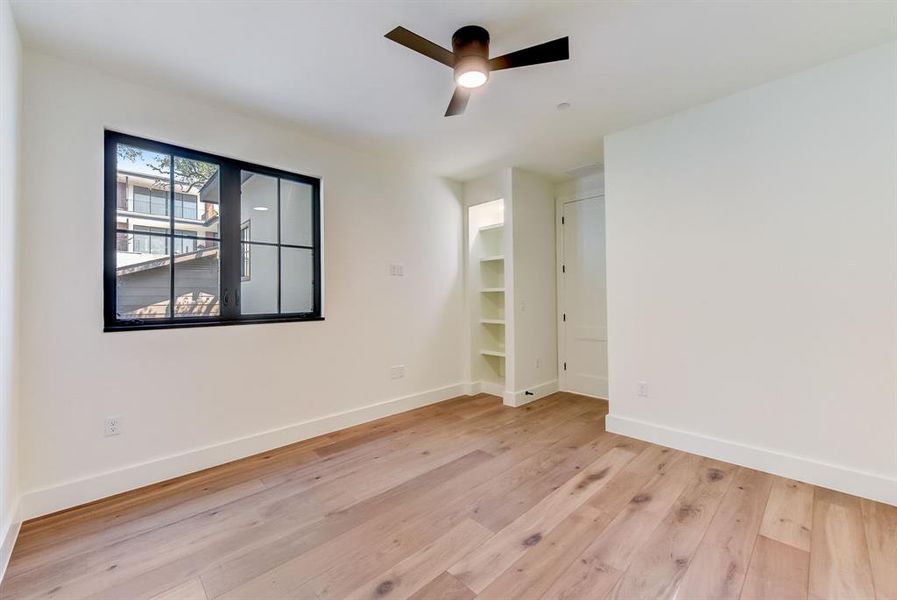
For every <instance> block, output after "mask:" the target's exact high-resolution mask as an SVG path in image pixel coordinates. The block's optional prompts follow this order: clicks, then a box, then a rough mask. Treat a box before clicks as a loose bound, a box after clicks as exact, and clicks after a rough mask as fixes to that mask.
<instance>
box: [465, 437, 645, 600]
mask: <svg viewBox="0 0 897 600" xmlns="http://www.w3.org/2000/svg"><path fill="white" fill-rule="evenodd" d="M634 457H635V454H634V453H633V452H631V451H629V450H625V449H621V448H612V449H611V450H610V451H608V452H607V453H606V454H604V455H602V456H601V457H600V458H598V459H597V460H596V461H595V462H593V463H592V464H591V465H589V466H588V467H586V468H585V469H582V470H581V471H580V473H579V474H578V475H576V476H575V477H572V478H571V479H570V480H569V481H567V483H565V484H564V485H562V486H561V487H559V488H558V489H557V490H555V491H554V492H552V493H551V494H549V495H548V496H546V497H545V498H544V499H543V500H542V501H541V502H539V503H538V504H537V505H536V506H534V507H533V508H532V509H530V510H528V511H527V512H526V513H524V514H523V515H521V516H520V517H519V518H517V519H516V520H515V521H513V522H512V523H511V524H509V525H508V526H507V527H505V528H504V529H502V530H501V531H499V532H498V533H496V534H495V535H494V536H493V537H492V538H490V539H489V540H488V541H487V542H486V543H485V544H483V545H481V546H480V547H478V548H477V549H476V550H475V551H473V552H471V553H470V554H469V555H467V556H465V557H464V558H463V559H462V560H460V561H459V562H458V563H457V564H455V565H453V566H452V567H451V568H449V569H448V572H449V573H451V574H452V575H454V576H455V577H457V578H458V579H460V580H461V581H463V582H464V583H465V584H466V585H467V587H469V588H470V589H472V590H473V591H474V592H476V593H480V592H482V591H483V590H484V589H485V588H486V587H487V586H488V585H489V584H490V583H492V582H493V581H494V580H495V579H497V578H498V577H499V575H501V574H502V572H503V571H504V570H505V569H507V568H508V567H509V566H510V565H511V564H512V563H514V561H516V560H517V559H518V558H520V557H521V556H522V555H523V554H525V553H526V552H527V550H529V549H530V548H532V547H533V546H535V545H537V544H539V543H540V542H541V541H542V538H543V537H544V536H546V535H548V534H549V533H550V532H551V530H552V529H554V528H555V527H556V526H557V525H558V524H559V523H560V522H561V521H563V520H564V518H566V516H567V515H569V514H570V513H571V512H573V511H574V510H576V509H577V508H578V507H579V506H581V505H582V504H584V503H585V501H586V500H588V499H589V497H590V496H592V494H594V493H595V492H596V491H598V490H599V489H601V488H602V487H603V486H604V485H605V484H606V483H607V482H609V481H610V480H611V479H613V476H614V475H616V474H617V473H618V472H619V471H620V470H621V469H622V468H623V467H624V466H626V464H627V463H628V462H629V461H631V460H632V459H633V458H634Z"/></svg>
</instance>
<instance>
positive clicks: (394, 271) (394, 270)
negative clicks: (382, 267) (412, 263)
mask: <svg viewBox="0 0 897 600" xmlns="http://www.w3.org/2000/svg"><path fill="white" fill-rule="evenodd" d="M389 274H390V276H392V277H404V276H405V265H402V264H398V263H396V264H392V265H389Z"/></svg>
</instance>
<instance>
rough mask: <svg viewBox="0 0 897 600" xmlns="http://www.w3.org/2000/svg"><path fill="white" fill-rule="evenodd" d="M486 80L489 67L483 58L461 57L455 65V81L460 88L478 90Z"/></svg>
mask: <svg viewBox="0 0 897 600" xmlns="http://www.w3.org/2000/svg"><path fill="white" fill-rule="evenodd" d="M488 80H489V65H488V64H487V62H486V57H485V56H474V55H468V56H463V57H461V58H459V59H458V62H456V63H455V81H456V82H458V85H460V86H461V87H464V88H467V89H472V88H478V87H480V86H481V85H483V84H484V83H486V82H487V81H488Z"/></svg>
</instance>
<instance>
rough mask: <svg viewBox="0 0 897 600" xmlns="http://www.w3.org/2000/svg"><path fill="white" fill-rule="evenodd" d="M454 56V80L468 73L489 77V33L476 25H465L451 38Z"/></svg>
mask: <svg viewBox="0 0 897 600" xmlns="http://www.w3.org/2000/svg"><path fill="white" fill-rule="evenodd" d="M452 50H453V52H454V54H455V79H458V78H459V77H460V76H461V75H462V74H463V73H466V72H468V71H479V72H480V73H483V74H485V75H486V76H487V77H488V75H489V32H488V31H486V30H485V29H483V28H482V27H480V26H478V25H467V26H466V27H462V28H461V29H459V30H458V31H456V32H455V35H453V36H452Z"/></svg>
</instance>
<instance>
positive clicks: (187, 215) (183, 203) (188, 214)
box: [174, 192, 197, 220]
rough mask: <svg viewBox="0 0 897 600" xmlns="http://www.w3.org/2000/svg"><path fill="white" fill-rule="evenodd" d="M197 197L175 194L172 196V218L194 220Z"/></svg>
mask: <svg viewBox="0 0 897 600" xmlns="http://www.w3.org/2000/svg"><path fill="white" fill-rule="evenodd" d="M196 201H197V197H196V196H193V195H191V194H182V193H181V192H176V193H175V195H174V216H175V218H176V219H194V220H195V219H196Z"/></svg>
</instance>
